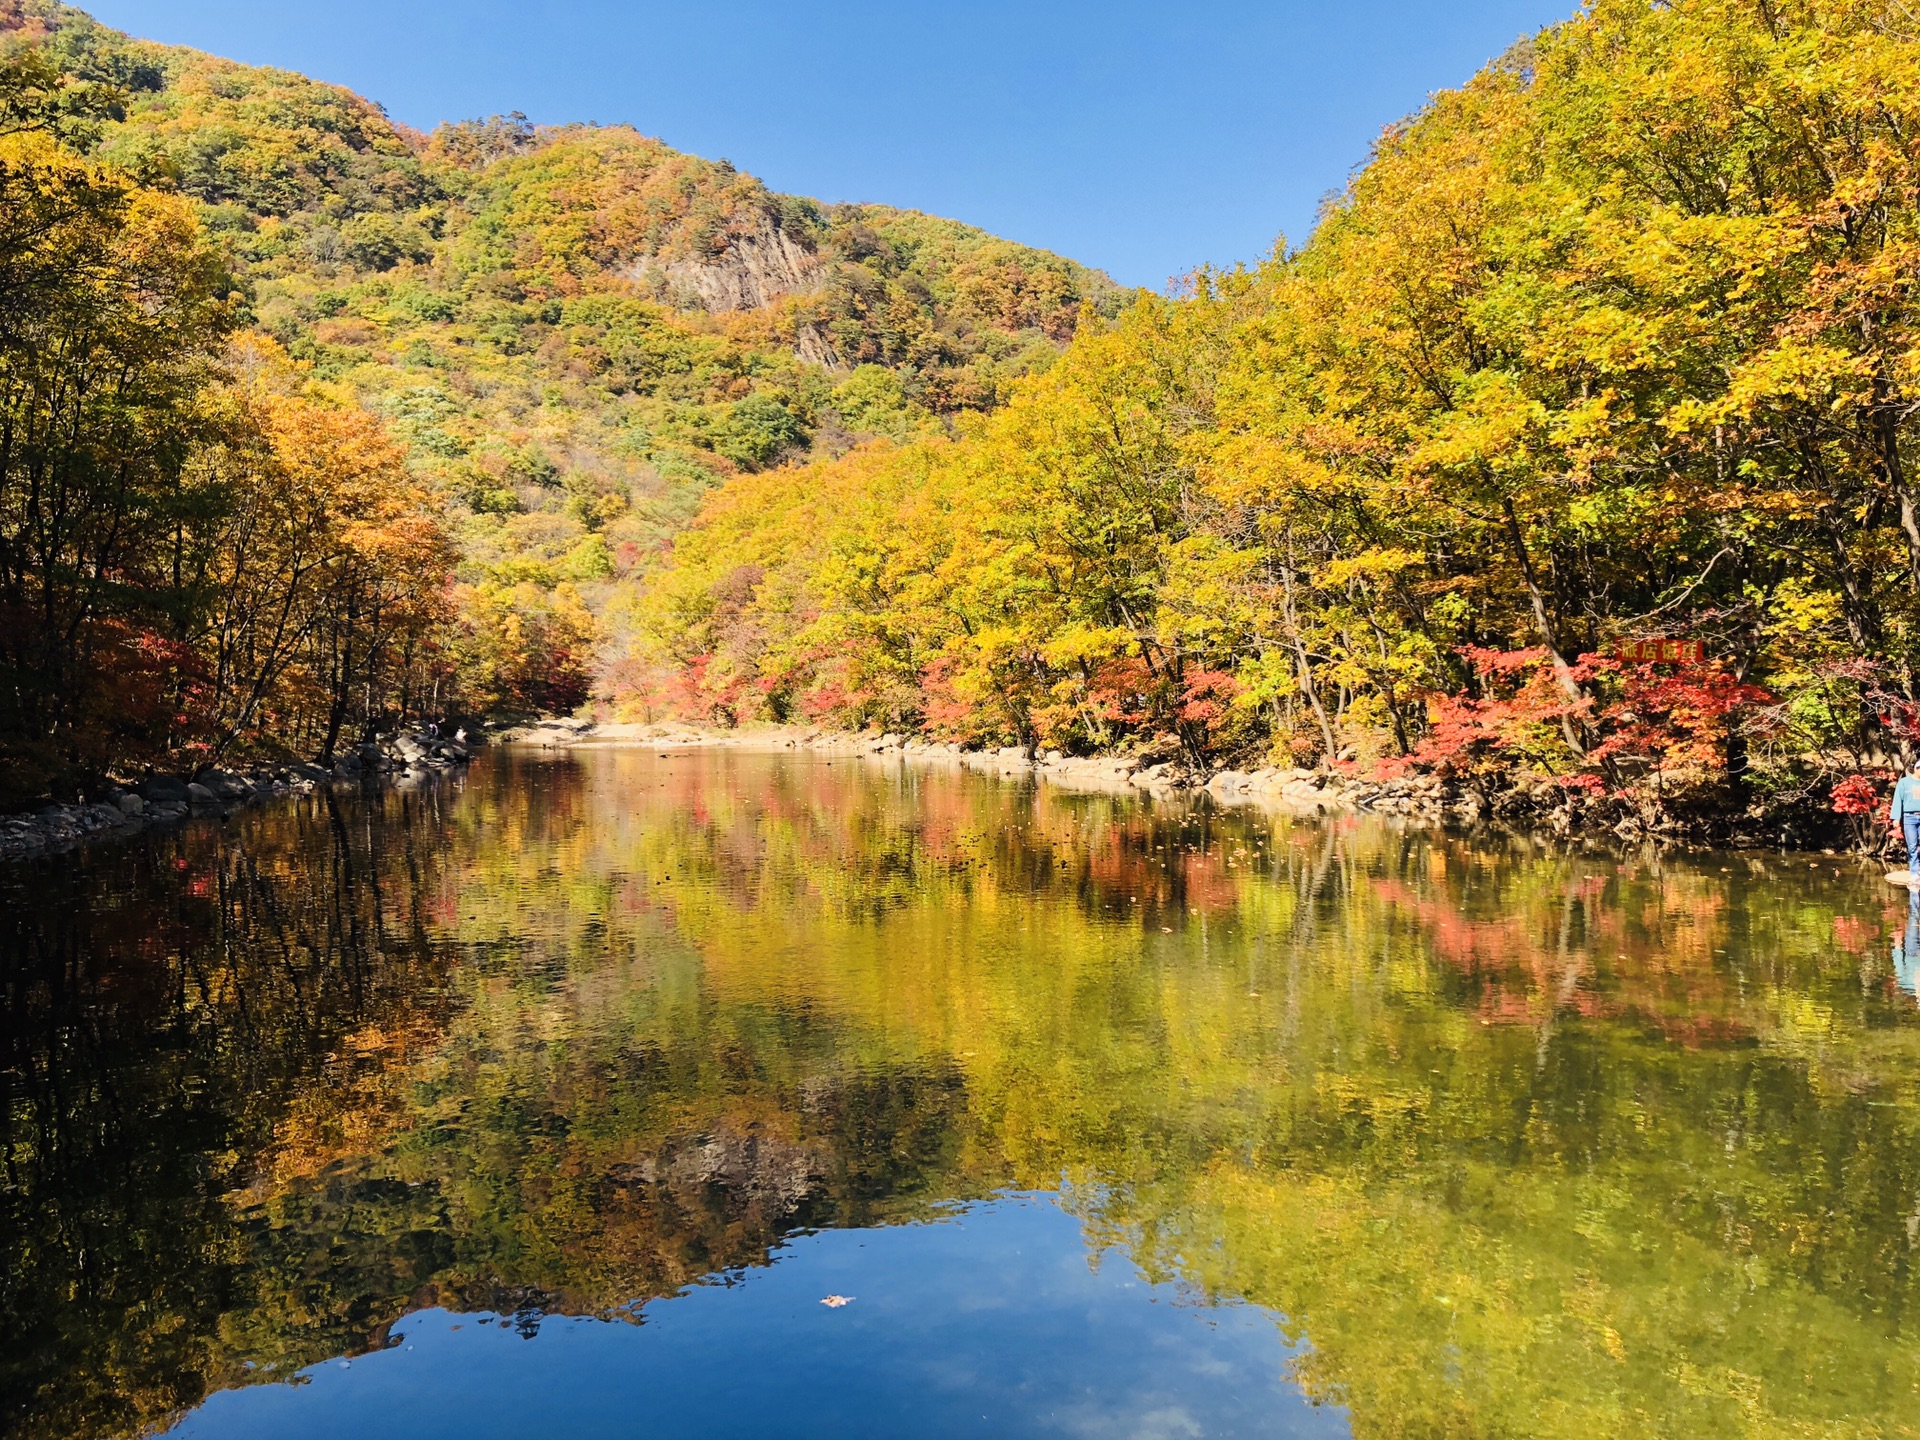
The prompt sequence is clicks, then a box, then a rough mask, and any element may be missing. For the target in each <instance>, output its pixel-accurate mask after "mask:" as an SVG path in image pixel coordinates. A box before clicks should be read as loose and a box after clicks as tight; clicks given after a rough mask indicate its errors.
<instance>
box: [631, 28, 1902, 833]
mask: <svg viewBox="0 0 1920 1440" xmlns="http://www.w3.org/2000/svg"><path fill="white" fill-rule="evenodd" d="M1917 135H1920V37H1917V36H1916V30H1915V26H1914V23H1913V20H1912V17H1911V15H1910V14H1909V12H1908V11H1907V10H1906V8H1905V7H1903V6H1901V5H1898V4H1895V3H1891V0H1818V3H1815V0H1791V3H1785V4H1772V3H1758V0H1674V3H1670V4H1661V5H1649V4H1647V3H1645V0H1594V3H1592V4H1589V5H1588V6H1586V7H1585V8H1584V9H1583V10H1582V11H1581V12H1580V13H1579V14H1578V15H1577V16H1575V17H1573V18H1572V19H1569V20H1568V21H1566V22H1565V23H1564V24H1561V25H1557V26H1554V27H1552V28H1551V29H1549V30H1547V31H1545V32H1543V33H1542V34H1540V35H1539V36H1537V37H1534V38H1533V39H1531V40H1529V41H1527V42H1525V43H1522V44H1520V45H1517V46H1515V47H1514V48H1513V49H1512V51H1511V52H1510V53H1508V54H1507V55H1506V56H1504V57H1503V58H1501V59H1500V60H1498V61H1497V62H1496V63H1493V64H1491V65H1489V66H1488V67H1487V68H1486V69H1485V70H1483V71H1482V72H1481V73H1480V74H1479V75H1477V76H1475V77H1473V78H1472V79H1471V80H1470V81H1469V82H1468V83H1467V84H1465V85H1463V86H1462V87H1461V88H1460V89H1458V90H1453V91H1447V92H1443V93H1441V94H1438V95H1435V96H1434V97H1433V98H1432V99H1431V101H1430V102H1429V103H1428V104H1427V105H1426V106H1425V107H1424V108H1423V109H1422V110H1421V112H1420V113H1419V114H1417V115H1415V116H1413V117H1411V118H1409V119H1408V120H1407V121H1405V122H1403V123H1401V124H1398V125H1395V126H1392V127H1390V128H1389V129H1388V130H1387V131H1386V132H1385V133H1384V134H1383V135H1382V137H1381V139H1380V140H1379V142H1378V143H1377V145H1376V147H1375V150H1374V153H1373V155H1372V156H1371V157H1370V159H1369V161H1368V163H1367V164H1366V165H1365V166H1364V167H1363V168H1361V169H1360V170H1359V171H1357V172H1356V173H1355V174H1354V176H1353V179H1352V181H1351V183H1350V185H1349V186H1348V188H1347V190H1346V192H1345V193H1344V194H1342V195H1340V196H1338V197H1336V198H1335V199H1334V200H1332V201H1331V202H1330V203H1329V204H1328V205H1327V206H1326V208H1325V210H1324V212H1323V215H1322V218H1321V220H1320V223H1319V225H1318V227H1317V228H1316V230H1315V232H1314V234H1313V236H1312V237H1311V239H1310V240H1309V241H1308V243H1307V244H1306V245H1304V246H1303V247H1301V248H1300V249H1299V250H1298V251H1297V252H1294V253H1290V254H1281V255H1276V256H1274V257H1272V258H1271V259H1270V260H1269V261H1268V262H1267V263H1265V264H1263V265H1261V266H1259V267H1258V268H1257V269H1254V270H1250V271H1247V272H1244V273H1236V274H1231V275H1224V276H1211V277H1209V276H1202V277H1198V282H1197V283H1196V285H1195V286H1194V288H1193V292H1192V293H1191V294H1190V295H1188V296H1185V297H1180V298H1165V299H1162V298H1158V297H1150V298H1147V299H1144V300H1142V301H1141V302H1140V303H1138V304H1136V305H1133V306H1131V307H1129V308H1128V309H1127V310H1126V312H1125V313H1124V314H1123V315H1122V316H1121V317H1120V318H1119V319H1118V321H1117V322H1116V323H1115V324H1114V325H1112V326H1110V327H1102V328H1100V329H1099V330H1098V332H1097V333H1094V332H1093V331H1092V330H1091V329H1090V330H1089V332H1088V333H1083V334H1081V335H1079V336H1077V337H1076V338H1075V339H1074V341H1073V343H1072V345H1071V346H1070V347H1069V349H1068V351H1067V354H1066V355H1065V356H1064V357H1063V358H1062V360H1061V362H1060V363H1059V364H1058V365H1056V366H1054V367H1053V368H1051V369H1050V370H1049V371H1048V372H1047V373H1046V374H1044V375H1041V376H1036V377H1033V378H1032V379H1030V380H1027V381H1023V382H1021V384H1020V386H1019V387H1017V393H1016V394H1015V395H1014V397H1013V398H1012V400H1011V402H1010V403H1009V404H1007V405H1006V406H1004V407H1002V408H1000V409H998V410H996V411H995V412H994V413H993V414H992V415H990V416H987V417H984V418H983V419H981V420H980V421H979V422H978V423H977V424H975V425H973V426H970V427H968V428H967V431H966V433H965V434H963V435H962V436H961V437H960V438H959V439H958V440H957V441H950V440H946V439H941V438H934V439H930V440H924V441H915V442H912V443H910V444H907V445H903V446H898V447H893V448H890V449H889V448H887V447H885V446H884V445H877V446H875V447H870V448H869V449H867V450H863V451H862V452H860V453H858V454H855V455H851V456H847V457H844V458H842V459H838V460H833V461H825V462H822V463H821V464H820V465H819V466H817V467H816V469H815V470H814V472H813V473H812V474H810V475H808V476H807V477H805V479H804V481H803V482H802V483H797V484H796V483H791V482H787V481H783V483H781V484H780V485H778V486H770V485H767V484H766V483H764V481H763V479H762V478H761V477H754V476H743V477H739V478H737V479H735V480H733V481H731V482H729V484H728V486H727V487H726V488H725V489H724V490H723V491H721V492H720V493H719V494H717V495H716V496H715V497H714V498H713V500H712V502H711V503H710V505H709V508H708V509H707V510H706V512H705V513H704V515H703V517H702V519H701V522H700V523H699V525H697V526H696V527H695V528H693V529H690V530H689V531H687V532H685V533H684V534H683V535H682V536H681V537H680V539H679V540H678V541H677V542H676V544H675V554H674V559H673V563H672V564H671V565H670V566H669V567H667V569H666V571H665V573H664V576H663V579H662V581H661V583H659V584H658V585H656V586H655V587H654V589H653V594H654V605H655V614H654V619H653V623H652V625H651V626H650V627H649V629H650V632H651V633H653V634H655V635H657V636H658V637H659V642H660V647H661V653H662V654H663V656H664V657H665V659H666V660H667V661H668V662H669V663H671V664H673V665H674V666H676V667H677V671H678V674H679V676H680V685H681V692H682V695H683V697H684V700H683V703H684V704H685V705H687V707H688V708H690V709H693V710H696V711H701V712H704V713H705V714H707V715H710V716H714V717H718V718H721V719H725V718H727V717H730V716H739V717H742V718H745V717H750V716H754V715H759V714H767V713H772V714H777V715H806V716H810V717H816V718H820V719H826V720H830V721H832V722H835V723H838V724H840V725H844V726H849V727H856V726H860V725H871V726H874V727H876V728H880V729H890V730H902V729H909V728H920V729H924V730H927V731H931V732H933V733H936V734H941V735H944V736H946V737H948V738H952V739H959V740H966V741H974V742H978V743H983V744H993V745H997V744H1005V743H1007V742H1008V741H1015V742H1018V743H1021V744H1024V745H1026V746H1028V747H1032V748H1048V747H1058V748H1060V749H1062V750H1065V751H1074V752H1082V751H1087V750H1099V749H1109V748H1120V747H1126V748H1130V749H1134V750H1136V751H1139V752H1141V753H1142V754H1157V755H1158V756H1160V757H1161V758H1167V759H1172V758H1175V757H1184V758H1185V760H1186V763H1188V764H1189V765H1191V766H1193V767H1195V768H1200V767H1216V766H1218V765H1219V764H1221V763H1222V762H1223V761H1232V762H1235V763H1238V764H1241V765H1245V766H1248V767H1249V768H1251V767H1253V766H1257V765H1280V766H1291V765H1295V764H1304V765H1311V766H1314V767H1316V768H1348V769H1356V770H1360V771H1363V772H1368V773H1376V774H1381V775H1383V776H1392V775H1396V774H1404V773H1405V772H1407V771H1409V770H1419V771H1424V772H1427V773H1428V774H1431V775H1436V776H1438V777H1440V778H1441V779H1443V780H1444V781H1445V782H1447V783H1448V784H1449V785H1450V786H1452V787H1454V789H1455V790H1456V792H1465V794H1464V797H1463V798H1466V799H1472V800H1474V801H1476V802H1477V803H1479V804H1481V805H1482V806H1483V807H1484V806H1492V807H1493V808H1495V809H1497V810H1500V811H1503V812H1505V813H1510V814H1512V815H1514V816H1515V817H1516V818H1519V817H1525V818H1527V819H1529V820H1531V821H1540V820H1543V819H1544V820H1546V821H1547V822H1548V823H1551V824H1555V825H1560V826H1568V825H1573V824H1581V825H1599V826H1604V827H1607V828H1614V829H1618V830H1621V831H1623V832H1625V833H1639V832H1644V831H1646V830H1649V829H1655V830H1658V829H1671V828H1694V829H1700V830H1706V831H1709V832H1712V833H1717V834H1722V835H1727V834H1731V835H1735V836H1745V837H1748V838H1758V837H1762V836H1764V837H1766V838H1767V839H1768V840H1770V841H1773V842H1779V841H1782V840H1786V839H1789V838H1792V837H1798V838H1799V839H1801V840H1802V841H1807V840H1811V839H1813V838H1815V837H1816V836H1817V835H1821V834H1822V825H1823V817H1824V824H1825V825H1826V826H1828V827H1835V826H1836V821H1835V812H1836V811H1837V812H1838V813H1839V815H1842V816H1850V817H1853V821H1854V822H1855V823H1857V825H1858V829H1857V831H1856V833H1855V838H1856V839H1859V840H1862V841H1865V842H1868V843H1872V842H1873V840H1874V839H1875V836H1876V831H1877V830H1878V829H1879V828H1880V827H1879V826H1878V820H1879V817H1880V816H1882V815H1883V814H1884V800H1882V799H1877V798H1876V789H1877V787H1883V786H1884V784H1885V781H1886V779H1887V778H1888V777H1887V773H1886V772H1887V770H1888V769H1889V768H1891V766H1892V765H1893V764H1894V763H1896V762H1898V761H1900V760H1902V759H1905V758H1910V757H1911V756H1912V755H1913V754H1914V753H1915V751H1916V750H1917V749H1920V489H1916V482H1915V479H1914V475H1915V466H1916V463H1917V462H1916V456H1915V444H1916V441H1917V440H1920V433H1917V432H1916V428H1915V427H1916V419H1915V417H1916V415H1917V414H1920V312H1917V311H1916V289H1915V285H1916V277H1920V143H1917V142H1916V139H1915V137H1916V136H1917ZM1878 793H1879V794H1882V795H1883V794H1884V789H1883V788H1882V789H1880V790H1879V791H1878ZM1828 838H1831V837H1830V834H1829V836H1828ZM1821 843H1827V839H1822V841H1821Z"/></svg>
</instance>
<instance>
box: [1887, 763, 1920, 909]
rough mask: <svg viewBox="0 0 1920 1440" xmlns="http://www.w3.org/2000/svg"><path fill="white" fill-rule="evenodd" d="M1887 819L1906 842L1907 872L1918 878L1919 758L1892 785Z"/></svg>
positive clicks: (1919, 866)
mask: <svg viewBox="0 0 1920 1440" xmlns="http://www.w3.org/2000/svg"><path fill="white" fill-rule="evenodd" d="M1887 819H1888V820H1890V821H1891V822H1892V823H1893V828H1894V829H1895V830H1896V831H1898V832H1899V834H1900V838H1901V839H1903V840H1905V841H1906V842H1907V873H1908V874H1909V875H1911V876H1913V877H1914V879H1915V880H1920V760H1916V761H1914V762H1913V763H1912V764H1911V765H1909V766H1908V767H1907V773H1906V774H1905V775H1903V776H1901V777H1900V783H1899V784H1898V785H1895V786H1894V787H1893V805H1892V807H1891V809H1890V810H1889V813H1888V815H1887Z"/></svg>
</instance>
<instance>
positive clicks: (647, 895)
mask: <svg viewBox="0 0 1920 1440" xmlns="http://www.w3.org/2000/svg"><path fill="white" fill-rule="evenodd" d="M0 906H3V907H4V919H3V920H0V1067H3V1068H0V1127H3V1128H0V1148H3V1149H4V1154H5V1162H6V1164H5V1171H4V1175H0V1247H4V1249H3V1251H0V1261H3V1262H4V1263H3V1264H0V1433H5V1434H7V1435H19V1436H23V1437H35V1440H38V1437H47V1440H92V1437H108V1436H132V1435H141V1434H161V1433H174V1434H178V1435H180V1436H183V1437H185V1436H191V1437H241V1436H246V1437H255V1436H289V1437H303V1436H314V1437H320V1436H327V1437H333V1436H340V1435H352V1436H360V1437H386V1436H405V1437H408V1440H438V1437H441V1436H447V1437H452V1436H460V1437H463V1440H470V1437H492V1436H503V1437H504V1436H514V1437H523V1440H524V1437H538V1436H545V1435H556V1436H558V1435H567V1436H574V1435H586V1434H592V1435H601V1436H659V1437H674V1436H740V1437H759V1436H783V1435H794V1436H814V1435H819V1436H828V1435H832V1436H933V1435H939V1436H946V1435H983V1436H985V1435H991V1436H1025V1435H1032V1436H1142V1437H1180V1436H1199V1435H1204V1436H1215V1435H1219V1436H1254V1435H1261V1436H1268V1435H1273V1436H1303V1437H1305V1436H1312V1437H1322V1436H1324V1437H1340V1436H1348V1435H1353V1436H1364V1437H1375V1436H1379V1437H1428V1436H1448V1437H1454V1436H1458V1437H1477V1436H1489V1437H1491V1436H1501V1437H1507V1436H1513V1437H1523V1436H1551V1437H1559V1436H1565V1437H1570V1440H1571V1437H1582V1440H1586V1437H1602V1436H1634V1437H1642V1436H1644V1437H1648V1440H1652V1437H1668V1436H1681V1435H1684V1436H1703V1437H1715V1436H1727V1437H1735V1436H1738V1437H1772V1436H1780V1437H1788V1436H1793V1437H1813V1436H1819V1437H1852V1436H1859V1437H1891V1436H1916V1435H1920V1311H1917V1309H1916V1302H1920V1276H1917V1273H1916V1267H1915V1262H1916V1259H1920V1015H1917V1014H1916V1007H1915V1000H1914V996H1913V993H1912V988H1911V987H1912V985H1913V983H1914V974H1915V969H1916V965H1915V961H1916V959H1920V915H1915V914H1914V913H1913V912H1912V911H1911V910H1910V909H1909V906H1908V904H1907V901H1906V898H1905V896H1904V895H1901V894H1899V893H1898V892H1894V891H1891V890H1889V889H1888V888H1887V887H1885V886H1884V885H1882V884H1881V882H1880V881H1879V879H1878V876H1877V874H1876V873H1874V872H1863V871H1861V870H1860V869H1858V868H1856V867H1855V866H1854V865H1852V864H1851V863H1850V862H1845V861H1840V860H1821V859H1819V858H1817V857H1807V856H1798V857H1782V856H1760V857H1726V856H1717V855H1699V856H1693V857H1682V858H1674V857H1671V856H1669V857H1666V858H1664V859H1659V858H1656V857H1652V856H1647V857H1644V858H1638V859H1635V858H1628V859H1626V860H1622V859H1620V858H1619V857H1617V856H1613V855H1609V854H1602V853H1600V852H1598V851H1591V852H1589V851H1583V850H1579V849H1569V848H1565V847H1555V846H1549V845H1544V844H1535V843H1529V842H1526V841H1520V840H1512V839H1499V838H1493V837H1479V838H1465V837H1458V836H1446V835H1437V834H1430V833H1423V832H1416V831H1409V830H1404V829H1399V828H1395V827H1393V826H1392V825H1390V824H1389V823H1387V822H1384V821H1377V820H1366V821H1354V820H1346V819H1343V820H1339V821H1332V822H1327V823H1324V824H1323V823H1313V822H1304V821H1287V820H1276V819H1272V818H1267V817H1262V816H1259V815H1258V814H1256V813H1253V812H1239V811H1235V812H1221V811H1218V810H1214V809H1212V808H1210V807H1208V806H1206V805H1205V804H1204V803H1202V804H1197V805H1188V804H1184V803H1182V804H1175V805H1168V804H1165V803H1158V804H1156V803H1153V802H1149V801H1146V800H1142V799H1139V798H1134V797H1120V796H1111V797H1110V796H1100V795H1075V794H1070V793H1066V792H1061V791H1057V790H1052V789H1048V788H1045V787H1041V788H1035V787H1034V786H1032V785H1031V784H1030V783H1027V782H1024V781H1022V782H1014V781H1003V780H996V779H991V778H987V777H982V776H974V775H965V774H959V773H952V772H947V771H942V770H924V769H911V768H903V767H902V766H900V765H898V764H897V763H896V764H888V763H883V762H878V761H864V760H859V761H856V760H850V759H837V760H833V761H831V762H829V761H827V760H825V759H823V758H821V757H818V756H800V757H774V756H757V755H752V754H747V753H743V752H735V751H695V752H683V753H679V754H675V755H672V756H666V757H663V756H658V755H656V754H654V753H652V752H649V751H631V750H625V751H622V750H607V751H577V752H574V753H573V754H571V755H566V756H559V757H553V756H540V755H533V754H524V753H522V754H514V753H509V752H498V753H495V754H492V755H489V756H488V757H487V758H486V759H485V760H484V761H483V762H482V763H481V764H480V765H478V766H476V767H475V769H474V771H473V773H472V774H471V775H470V776H468V777H466V778H465V779H464V780H462V781H458V782H454V783H451V784H446V785H441V786H436V787H430V788H426V789H420V790H415V791H411V792H406V791H396V792H387V793H384V794H380V795H376V796H371V797H362V796H354V795H333V796H316V797H311V798H310V799H308V800H304V801H301V802H299V803H298V804H297V805H289V806H287V807H285V808H282V809H279V810H268V811H258V812H250V813H246V814H243V815H239V816H236V817H234V819H233V820H232V821H231V822H230V823H229V824H228V825H226V826H225V827H221V826H218V825H213V824H206V825H199V826H195V827H191V828H189V829H187V830H186V831H184V832H182V833H179V834H176V835H172V836H150V837H147V838H146V839H144V840H143V841H141V842H139V843H137V844H135V845H131V846H123V847H118V848H105V849H101V850H99V851H95V852H89V853H85V854H81V855H78V856H66V857H61V858H57V859H53V860H48V861H44V862H38V863H35V864H33V865H29V866H26V867H21V868H17V869H14V870H12V871H9V872H6V873H4V874H0ZM828 1300H833V1301H835V1302H836V1303H833V1304H823V1303H822V1302H823V1301H828Z"/></svg>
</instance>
